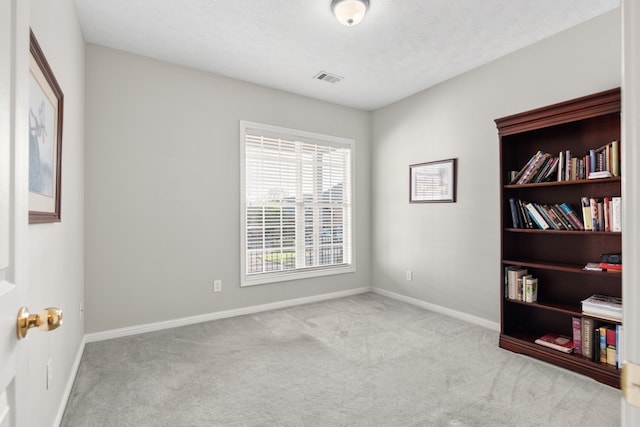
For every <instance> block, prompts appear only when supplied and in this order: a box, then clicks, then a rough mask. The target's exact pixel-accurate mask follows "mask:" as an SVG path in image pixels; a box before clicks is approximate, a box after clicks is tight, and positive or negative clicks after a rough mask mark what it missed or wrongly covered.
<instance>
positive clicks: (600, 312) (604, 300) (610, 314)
mask: <svg viewBox="0 0 640 427" xmlns="http://www.w3.org/2000/svg"><path fill="white" fill-rule="evenodd" d="M582 312H583V313H584V314H587V315H590V316H595V317H600V318H603V319H607V320H613V321H622V298H619V297H613V296H608V295H601V294H594V295H591V296H590V297H589V298H587V299H585V300H583V301H582Z"/></svg>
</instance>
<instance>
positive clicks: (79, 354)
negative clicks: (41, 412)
mask: <svg viewBox="0 0 640 427" xmlns="http://www.w3.org/2000/svg"><path fill="white" fill-rule="evenodd" d="M85 342H86V340H85V338H84V337H82V340H81V341H80V345H79V346H78V351H77V353H76V358H75V360H74V361H73V366H72V367H71V373H70V374H69V378H68V379H67V385H66V387H65V388H64V392H63V394H62V400H61V401H60V407H59V408H58V414H57V415H56V419H55V422H54V423H53V425H54V426H56V427H57V426H60V423H61V422H62V417H63V416H64V411H65V409H66V408H67V402H68V401H69V396H71V389H73V383H74V382H75V380H76V375H77V374H78V369H79V368H80V361H81V360H82V354H83V353H84V344H85Z"/></svg>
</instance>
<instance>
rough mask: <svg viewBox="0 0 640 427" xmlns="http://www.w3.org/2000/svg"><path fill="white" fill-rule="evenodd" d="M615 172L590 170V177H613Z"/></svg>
mask: <svg viewBox="0 0 640 427" xmlns="http://www.w3.org/2000/svg"><path fill="white" fill-rule="evenodd" d="M612 176H613V174H612V173H611V172H609V171H597V172H589V177H588V178H589V179H600V178H611V177H612Z"/></svg>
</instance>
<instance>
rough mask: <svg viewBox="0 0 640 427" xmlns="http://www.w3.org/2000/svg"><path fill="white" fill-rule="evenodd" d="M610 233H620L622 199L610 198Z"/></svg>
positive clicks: (617, 197)
mask: <svg viewBox="0 0 640 427" xmlns="http://www.w3.org/2000/svg"><path fill="white" fill-rule="evenodd" d="M610 209H611V231H622V198H621V197H619V196H616V197H612V198H611V206H610Z"/></svg>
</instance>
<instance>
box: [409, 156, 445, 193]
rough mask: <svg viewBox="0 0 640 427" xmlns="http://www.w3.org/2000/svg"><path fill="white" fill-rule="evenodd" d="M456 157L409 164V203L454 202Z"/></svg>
mask: <svg viewBox="0 0 640 427" xmlns="http://www.w3.org/2000/svg"><path fill="white" fill-rule="evenodd" d="M456 165H457V159H446V160H438V161H435V162H426V163H418V164H415V165H409V203H454V202H455V201H456Z"/></svg>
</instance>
